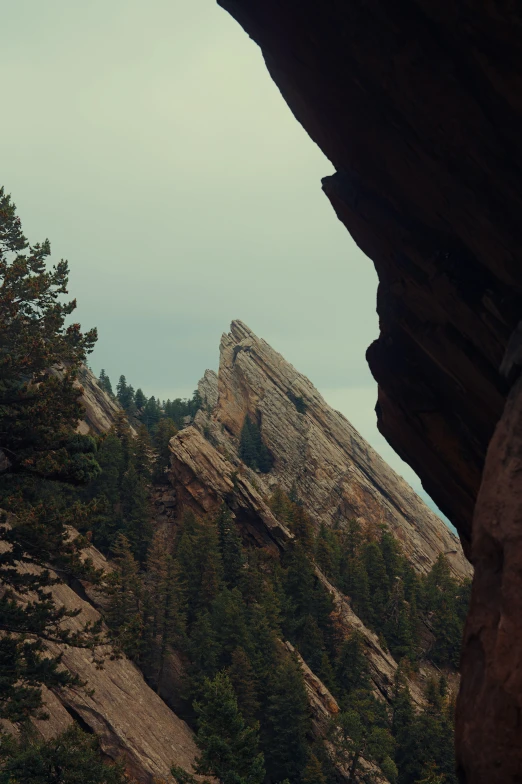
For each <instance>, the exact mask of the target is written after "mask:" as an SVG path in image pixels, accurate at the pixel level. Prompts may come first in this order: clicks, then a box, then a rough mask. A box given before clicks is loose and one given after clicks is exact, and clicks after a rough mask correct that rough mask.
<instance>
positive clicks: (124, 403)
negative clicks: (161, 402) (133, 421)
mask: <svg viewBox="0 0 522 784" xmlns="http://www.w3.org/2000/svg"><path fill="white" fill-rule="evenodd" d="M116 397H117V398H118V402H119V404H120V406H121V407H122V408H123V409H124V411H126V412H127V413H128V414H134V413H135V412H136V404H135V402H134V388H133V387H132V386H131V385H130V384H127V379H126V378H125V376H123V375H122V376H120V378H119V380H118V383H117V385H116Z"/></svg>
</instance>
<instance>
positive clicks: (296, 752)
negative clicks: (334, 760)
mask: <svg viewBox="0 0 522 784" xmlns="http://www.w3.org/2000/svg"><path fill="white" fill-rule="evenodd" d="M309 723H310V719H309V713H308V698H307V695H306V688H305V685H304V679H303V673H302V671H301V667H300V665H299V662H298V661H297V660H296V659H295V658H294V657H292V656H285V657H284V659H283V661H282V662H281V663H280V665H279V666H278V668H277V670H276V671H275V673H274V675H273V678H272V683H271V685H270V696H269V698H268V708H267V711H266V724H267V730H268V742H267V743H266V746H265V748H266V765H267V770H268V773H269V775H270V777H271V779H272V780H273V781H282V780H283V779H289V780H290V781H292V782H298V781H301V779H302V776H303V773H304V770H305V767H306V764H307V758H308V753H307V743H306V734H307V732H308V729H309Z"/></svg>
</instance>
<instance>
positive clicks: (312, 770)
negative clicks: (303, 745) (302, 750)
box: [302, 754, 327, 784]
mask: <svg viewBox="0 0 522 784" xmlns="http://www.w3.org/2000/svg"><path fill="white" fill-rule="evenodd" d="M302 784H327V779H326V776H325V775H324V773H323V767H322V765H321V763H320V762H319V760H318V759H317V757H316V756H315V754H310V757H309V758H308V762H307V763H306V768H305V769H304V772H303V777H302Z"/></svg>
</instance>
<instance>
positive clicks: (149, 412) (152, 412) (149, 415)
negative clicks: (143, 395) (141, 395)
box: [141, 395, 161, 432]
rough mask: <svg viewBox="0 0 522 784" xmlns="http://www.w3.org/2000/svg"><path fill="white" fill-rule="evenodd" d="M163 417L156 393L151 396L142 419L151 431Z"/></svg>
mask: <svg viewBox="0 0 522 784" xmlns="http://www.w3.org/2000/svg"><path fill="white" fill-rule="evenodd" d="M160 418H161V409H160V406H159V402H158V401H157V400H156V398H155V397H154V395H153V396H152V397H149V399H148V400H147V402H146V403H145V406H144V408H143V411H142V414H141V420H142V422H143V423H144V425H145V426H146V427H147V429H148V430H149V431H151V432H152V431H153V430H154V428H155V427H156V425H157V423H158V422H159V421H160Z"/></svg>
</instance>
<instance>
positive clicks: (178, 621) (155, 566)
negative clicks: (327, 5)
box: [145, 529, 184, 691]
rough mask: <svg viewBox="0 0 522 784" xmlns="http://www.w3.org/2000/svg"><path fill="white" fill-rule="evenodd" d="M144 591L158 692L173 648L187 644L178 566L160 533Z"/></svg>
mask: <svg viewBox="0 0 522 784" xmlns="http://www.w3.org/2000/svg"><path fill="white" fill-rule="evenodd" d="M145 588H146V592H147V598H148V607H149V616H148V619H147V628H146V631H145V634H146V636H147V637H148V639H149V647H150V648H151V649H152V650H151V655H150V659H151V662H150V663H151V667H152V669H153V673H154V681H155V683H156V689H157V691H159V690H160V688H161V682H162V678H163V670H164V666H165V658H166V655H167V652H168V650H169V648H170V647H173V646H176V645H177V646H178V647H180V646H181V644H182V643H183V642H184V618H183V615H182V613H181V611H180V590H179V584H178V574H177V568H176V563H175V561H174V559H173V557H172V555H171V554H170V546H169V542H168V539H167V536H166V534H165V533H164V532H163V531H161V530H159V529H158V530H157V531H156V532H155V534H154V536H153V539H152V543H151V546H150V548H149V552H148V555H147V565H146V572H145Z"/></svg>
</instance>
